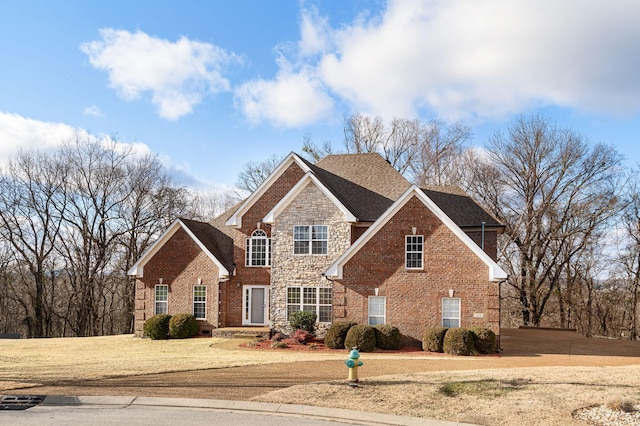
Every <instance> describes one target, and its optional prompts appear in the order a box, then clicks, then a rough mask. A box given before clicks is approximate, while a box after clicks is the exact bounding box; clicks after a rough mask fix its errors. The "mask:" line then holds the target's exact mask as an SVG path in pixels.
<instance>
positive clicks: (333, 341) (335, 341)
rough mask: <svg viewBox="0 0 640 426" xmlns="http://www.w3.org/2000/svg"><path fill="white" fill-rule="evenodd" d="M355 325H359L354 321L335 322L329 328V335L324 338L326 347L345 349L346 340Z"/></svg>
mask: <svg viewBox="0 0 640 426" xmlns="http://www.w3.org/2000/svg"><path fill="white" fill-rule="evenodd" d="M354 325H358V323H356V322H352V321H342V322H335V323H333V324H331V326H329V329H328V330H327V334H325V336H324V345H325V346H326V347H327V348H329V349H343V348H344V347H345V346H344V339H345V337H347V332H348V331H349V329H350V328H351V327H353V326H354Z"/></svg>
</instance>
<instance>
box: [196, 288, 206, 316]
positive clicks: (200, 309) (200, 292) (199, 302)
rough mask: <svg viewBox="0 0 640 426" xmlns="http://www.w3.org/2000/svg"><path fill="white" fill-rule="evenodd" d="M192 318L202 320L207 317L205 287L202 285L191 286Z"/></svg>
mask: <svg viewBox="0 0 640 426" xmlns="http://www.w3.org/2000/svg"><path fill="white" fill-rule="evenodd" d="M193 316H194V317H196V319H202V320H203V319H206V317H207V287H206V286H204V285H194V286H193Z"/></svg>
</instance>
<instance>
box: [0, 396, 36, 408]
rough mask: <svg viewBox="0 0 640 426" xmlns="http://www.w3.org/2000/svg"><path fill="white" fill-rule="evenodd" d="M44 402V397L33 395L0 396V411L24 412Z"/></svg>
mask: <svg viewBox="0 0 640 426" xmlns="http://www.w3.org/2000/svg"><path fill="white" fill-rule="evenodd" d="M42 401H44V396H33V395H5V396H0V411H2V410H26V409H27V408H31V407H35V406H36V405H38V404H40V403H41V402H42Z"/></svg>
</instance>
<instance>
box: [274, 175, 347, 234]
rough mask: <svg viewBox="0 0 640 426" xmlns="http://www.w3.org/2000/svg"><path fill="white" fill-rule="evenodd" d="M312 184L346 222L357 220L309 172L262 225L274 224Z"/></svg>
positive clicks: (276, 206)
mask: <svg viewBox="0 0 640 426" xmlns="http://www.w3.org/2000/svg"><path fill="white" fill-rule="evenodd" d="M311 184H314V185H315V186H316V187H318V188H319V189H320V191H322V192H323V193H324V195H325V196H326V197H327V198H329V200H331V201H332V202H333V204H335V206H336V207H337V208H338V209H339V210H340V211H341V212H342V213H343V214H344V216H345V220H346V221H347V222H356V221H357V218H356V217H355V216H354V215H353V213H351V211H350V210H349V209H348V208H347V207H345V205H344V204H343V203H342V202H341V201H340V200H339V199H338V198H337V197H336V196H335V194H334V193H333V192H331V191H330V190H329V189H328V188H327V187H326V186H325V185H324V184H323V183H322V182H321V181H320V180H319V179H318V178H317V177H316V176H315V175H314V174H313V173H311V172H309V173H307V174H305V175H304V176H303V177H302V179H300V180H299V181H298V183H297V184H295V186H294V187H293V188H291V190H290V191H289V192H288V193H287V195H285V196H284V197H283V198H282V199H281V200H280V201H278V203H277V204H276V205H275V206H274V207H273V209H271V211H270V212H269V213H267V214H266V216H265V217H264V219H263V220H262V221H263V222H264V223H274V222H275V218H276V217H277V216H278V215H279V214H280V213H281V212H282V211H283V210H284V209H285V208H286V207H287V206H288V205H289V203H290V202H291V201H293V199H295V198H296V197H297V196H298V195H299V194H300V193H301V192H302V190H303V189H304V188H306V187H307V186H309V185H311Z"/></svg>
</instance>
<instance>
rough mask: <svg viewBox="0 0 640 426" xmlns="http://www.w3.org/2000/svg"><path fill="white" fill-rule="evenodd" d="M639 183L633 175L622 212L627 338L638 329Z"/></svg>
mask: <svg viewBox="0 0 640 426" xmlns="http://www.w3.org/2000/svg"><path fill="white" fill-rule="evenodd" d="M639 186H640V183H639V182H638V175H637V174H635V175H634V176H633V181H632V183H631V185H630V186H629V191H628V194H627V200H626V201H627V202H626V206H625V209H624V211H623V214H622V226H623V230H624V237H623V238H624V239H625V247H624V249H623V250H622V251H621V253H620V259H619V261H620V264H621V265H622V268H623V280H624V282H625V284H626V285H625V287H626V288H627V289H628V292H629V299H630V300H629V301H628V303H627V306H628V312H629V338H630V339H631V340H636V339H638V337H639V330H638V325H639V324H638V301H639V300H638V298H639V296H640V188H639Z"/></svg>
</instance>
